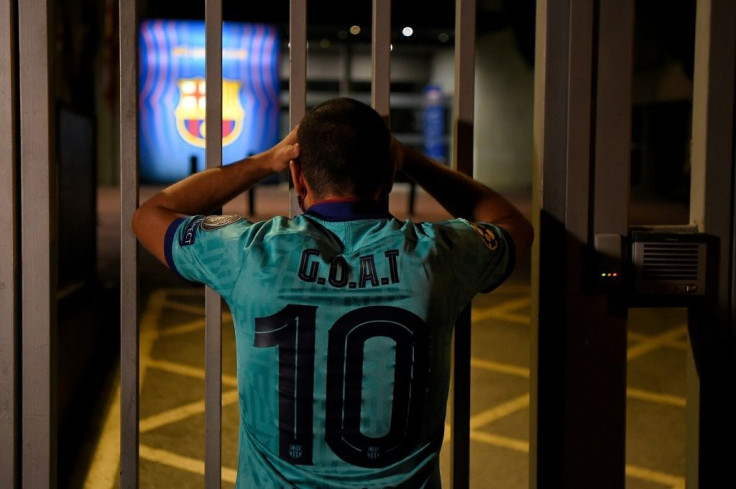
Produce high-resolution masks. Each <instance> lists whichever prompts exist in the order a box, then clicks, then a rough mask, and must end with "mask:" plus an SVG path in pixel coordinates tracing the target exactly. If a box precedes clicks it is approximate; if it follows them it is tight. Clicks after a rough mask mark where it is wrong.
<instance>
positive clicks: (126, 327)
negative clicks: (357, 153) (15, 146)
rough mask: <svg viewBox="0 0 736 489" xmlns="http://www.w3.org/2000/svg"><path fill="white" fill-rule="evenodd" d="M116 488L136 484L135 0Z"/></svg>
mask: <svg viewBox="0 0 736 489" xmlns="http://www.w3.org/2000/svg"><path fill="white" fill-rule="evenodd" d="M119 7H120V24H119V29H120V389H121V391H120V487H121V489H137V487H138V481H139V473H138V439H139V432H138V417H139V409H140V405H139V398H138V388H139V386H138V382H139V381H138V375H139V357H140V352H139V325H138V307H139V304H138V242H137V241H136V238H135V235H134V234H133V230H132V229H131V227H130V223H131V222H132V220H133V213H134V212H135V210H136V209H137V208H138V202H139V192H138V2H137V0H120V4H119Z"/></svg>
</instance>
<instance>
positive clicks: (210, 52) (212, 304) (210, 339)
mask: <svg viewBox="0 0 736 489" xmlns="http://www.w3.org/2000/svg"><path fill="white" fill-rule="evenodd" d="M205 38H206V48H205V49H206V53H205V59H206V61H205V63H206V83H207V86H206V90H207V105H206V119H205V120H206V124H207V136H206V149H205V151H206V155H205V160H206V166H207V168H217V167H220V166H222V0H207V1H206V11H205ZM221 426H222V301H221V299H220V296H219V295H217V293H216V292H215V291H214V290H212V289H210V288H209V287H205V454H204V461H205V466H204V477H205V487H206V488H207V489H219V488H220V477H221V476H220V474H221V472H222V471H221V466H222V461H221V434H220V430H221Z"/></svg>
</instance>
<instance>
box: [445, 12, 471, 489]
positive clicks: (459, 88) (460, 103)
mask: <svg viewBox="0 0 736 489" xmlns="http://www.w3.org/2000/svg"><path fill="white" fill-rule="evenodd" d="M475 12H476V1H475V0H457V1H456V3H455V95H454V99H455V100H454V104H453V106H454V108H453V121H454V126H455V127H454V133H455V134H454V138H455V142H454V144H453V151H454V156H453V165H454V167H455V169H456V170H457V171H459V172H461V173H464V174H466V175H470V176H473V123H474V109H475ZM452 367H453V377H452V404H451V405H452V409H451V411H450V413H451V423H452V456H451V465H450V479H451V483H452V488H453V489H464V488H467V487H469V485H470V308H469V307H468V308H466V309H465V310H464V311H463V312H462V313H461V314H460V318H459V319H458V321H457V323H456V324H455V336H454V348H453V359H452Z"/></svg>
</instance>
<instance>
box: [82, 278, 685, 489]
mask: <svg viewBox="0 0 736 489" xmlns="http://www.w3.org/2000/svg"><path fill="white" fill-rule="evenodd" d="M517 288H518V289H519V290H518V291H517V290H516V289H513V290H512V289H510V288H508V287H507V288H505V289H504V292H505V293H506V294H509V296H511V295H514V294H528V291H529V289H528V287H523V288H522V287H517ZM522 289H523V290H522ZM498 292H499V293H500V292H501V291H498ZM169 294H171V296H174V295H188V296H195V295H200V294H201V291H199V290H194V289H192V290H188V289H187V290H179V289H159V290H156V291H154V292H153V293H152V295H151V296H150V297H149V301H148V304H147V305H146V308H145V310H144V311H143V314H142V318H141V386H142V385H143V378H144V376H145V374H146V371H147V370H148V369H150V368H154V369H158V370H161V371H166V372H170V373H174V374H178V375H183V376H186V377H191V378H197V379H203V378H204V369H201V368H197V367H192V366H189V365H184V364H179V363H176V362H170V361H166V360H154V359H151V358H150V353H151V350H152V347H153V343H154V342H155V341H156V340H157V339H159V338H160V337H162V336H173V335H178V334H184V333H188V332H192V331H196V330H202V329H204V319H203V318H201V319H200V318H198V319H196V320H193V321H189V322H186V323H180V324H179V325H177V326H175V327H173V328H167V329H160V328H161V326H160V323H161V316H162V314H163V313H164V309H165V308H171V309H175V310H178V311H181V312H185V313H191V314H198V315H202V316H203V315H204V310H203V308H202V307H199V306H192V305H190V304H183V303H178V302H176V301H175V300H172V298H171V297H170V296H169ZM529 304H530V299H529V297H520V298H511V299H509V300H506V301H503V302H501V303H499V304H497V305H495V306H492V307H487V308H473V311H472V322H473V323H478V322H480V321H484V320H486V319H497V320H503V321H509V322H513V323H517V324H524V325H529V324H530V317H529V315H528V314H527V313H523V312H521V311H520V309H523V308H526V307H528V306H529ZM231 320H232V317H231V315H230V314H229V312H225V313H224V314H223V323H224V322H226V321H231ZM629 338H630V339H632V340H634V341H636V342H637V343H636V344H634V345H632V346H630V347H629V348H628V352H627V356H628V359H629V360H631V359H634V358H638V357H640V356H642V355H645V354H646V353H649V352H651V351H653V350H656V349H657V348H661V347H667V348H677V349H686V348H688V347H689V345H688V342H687V327H686V326H682V325H681V326H678V327H676V328H673V329H671V330H668V331H665V332H664V333H661V334H657V335H653V336H649V335H644V334H641V333H636V332H631V333H629ZM683 338H684V339H683ZM471 366H472V367H475V368H480V369H483V370H489V371H494V372H498V373H503V374H507V375H512V376H515V377H520V378H529V373H530V372H529V369H528V368H526V367H521V366H518V365H512V364H506V363H502V362H495V361H491V360H486V359H481V358H471ZM223 386H229V387H235V386H237V379H236V378H235V377H234V376H227V375H224V376H223ZM627 397H629V398H631V399H637V400H642V401H646V402H653V403H658V404H665V405H670V406H676V407H680V408H682V407H685V405H686V399H685V398H682V397H678V396H672V395H667V394H662V393H659V392H652V391H647V390H642V389H633V388H628V389H627ZM237 401H238V393H237V390H236V389H233V390H231V391H227V392H225V393H223V397H222V405H223V407H224V406H226V405H230V404H234V403H236V402H237ZM528 406H529V394H524V395H522V396H519V397H517V398H514V399H511V400H509V401H507V402H504V403H502V404H500V405H497V406H494V407H492V408H490V409H488V410H485V411H483V412H481V413H479V414H477V415H475V416H473V417H471V419H470V428H471V430H470V438H471V440H473V441H477V442H480V443H485V444H488V445H493V446H497V447H501V448H506V449H510V450H514V451H517V452H523V453H528V452H529V442H528V441H527V440H522V439H516V438H512V437H506V436H503V435H497V434H493V433H487V432H484V431H480V430H479V429H478V428H480V427H482V426H485V425H488V424H490V423H492V422H494V421H498V420H500V419H502V418H504V417H506V416H509V415H511V414H513V413H516V412H519V411H521V410H523V409H527V408H528ZM202 413H204V401H203V400H199V401H195V402H192V403H188V404H185V405H183V406H178V407H176V408H174V409H171V410H168V411H165V412H162V413H159V414H156V415H153V416H149V417H147V418H145V419H142V420H140V431H141V433H145V432H149V431H151V430H154V429H157V428H160V427H163V426H166V425H168V424H171V423H175V422H177V421H182V420H184V419H187V418H189V417H191V416H195V415H198V414H202ZM112 418H115V419H118V411H117V410H116V409H111V410H110V415H109V417H108V421H110V420H111V419H112ZM118 421H119V419H118ZM108 424H109V425H110V427H109V428H107V425H106V430H105V431H106V432H109V433H108V435H110V434H113V433H114V434H116V437H110V436H108V437H107V438H108V440H109V439H113V440H115V442H117V437H119V429H120V428H119V423H118V426H117V427H116V426H114V425H115V423H108ZM450 435H451V431H450V427H449V426H446V430H445V440H446V441H447V440H449V439H450ZM114 444H117V443H114ZM107 446H108V444H105V443H100V445H99V446H98V451H99V450H107V448H105V447H107ZM140 456H141V459H145V460H148V461H152V462H156V463H160V464H163V465H167V466H170V467H174V468H177V469H180V470H185V471H188V472H191V473H196V474H200V475H203V474H204V462H203V461H202V460H198V459H195V458H191V457H186V456H182V455H178V454H176V453H173V452H170V451H167V450H161V449H157V448H153V447H150V446H146V445H141V446H140ZM107 458H109V459H111V460H112V458H115V460H114V461H112V462H110V461H108V462H106V463H104V464H97V463H96V464H93V465H95V466H96V465H104V466H107V467H108V468H109V467H110V466H114V465H117V462H118V460H117V458H116V457H107ZM116 470H117V469H115V471H116ZM107 472H110V474H114V473H115V472H111V471H110V470H108V471H107ZM110 474H107V475H108V476H109V475H110ZM236 475H237V471H236V470H235V469H232V468H228V467H223V469H222V479H223V481H226V482H231V483H234V482H235V478H236ZM626 475H627V476H629V477H632V478H636V479H641V480H645V481H649V482H653V483H657V484H661V485H663V486H667V487H668V488H670V489H684V487H685V481H684V478H683V477H678V476H675V475H672V474H667V473H664V472H659V471H655V470H651V469H647V468H643V467H639V466H635V465H626ZM105 479H114V476H112V477H106V476H105V475H104V474H103V475H102V476H100V475H99V474H98V475H97V476H96V477H93V478H90V477H88V479H87V481H88V483H87V485H86V487H101V485H100V484H99V482H101V481H102V480H105ZM90 480H92V481H93V482H92V484H93V485H90V483H89V481H90ZM103 485H104V486H106V487H109V486H111V483H109V481H107V482H105V483H104V484H103Z"/></svg>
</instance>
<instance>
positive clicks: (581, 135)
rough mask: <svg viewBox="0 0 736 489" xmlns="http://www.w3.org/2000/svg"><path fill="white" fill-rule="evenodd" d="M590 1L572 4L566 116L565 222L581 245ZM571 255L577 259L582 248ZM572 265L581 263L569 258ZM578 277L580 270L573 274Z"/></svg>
mask: <svg viewBox="0 0 736 489" xmlns="http://www.w3.org/2000/svg"><path fill="white" fill-rule="evenodd" d="M593 4H594V2H591V1H590V0H571V1H570V43H569V46H570V47H569V49H570V53H569V68H568V70H569V78H568V86H569V88H568V94H567V98H568V116H567V138H568V142H567V148H566V149H567V177H568V185H567V188H566V199H567V200H568V201H571V202H576V203H577V205H575V206H567V208H566V209H565V222H566V223H567V228H568V230H569V233H570V235H571V237H574V238H575V241H576V242H577V243H579V244H582V245H585V244H587V243H588V242H589V241H590V233H591V232H592V229H591V226H590V206H591V204H592V202H591V200H592V196H591V193H592V189H591V185H590V182H591V177H592V171H591V163H592V161H591V151H592V146H593V144H592V141H591V136H592V129H591V127H592V126H591V120H592V113H591V111H592V110H593V103H592V102H593V101H592V97H593V86H592V83H593V71H594V70H593V50H594V42H595V40H594V31H595V18H594V16H595V8H594V5H593ZM568 251H571V252H572V253H575V254H576V255H577V256H578V257H579V256H580V254H581V253H582V249H581V247H580V246H576V247H574V249H573V247H570V249H569V250H568ZM569 259H570V265H571V266H575V265H577V264H578V263H579V262H578V261H577V260H575V256H569ZM571 273H576V274H579V273H580V271H579V270H575V271H571Z"/></svg>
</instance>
